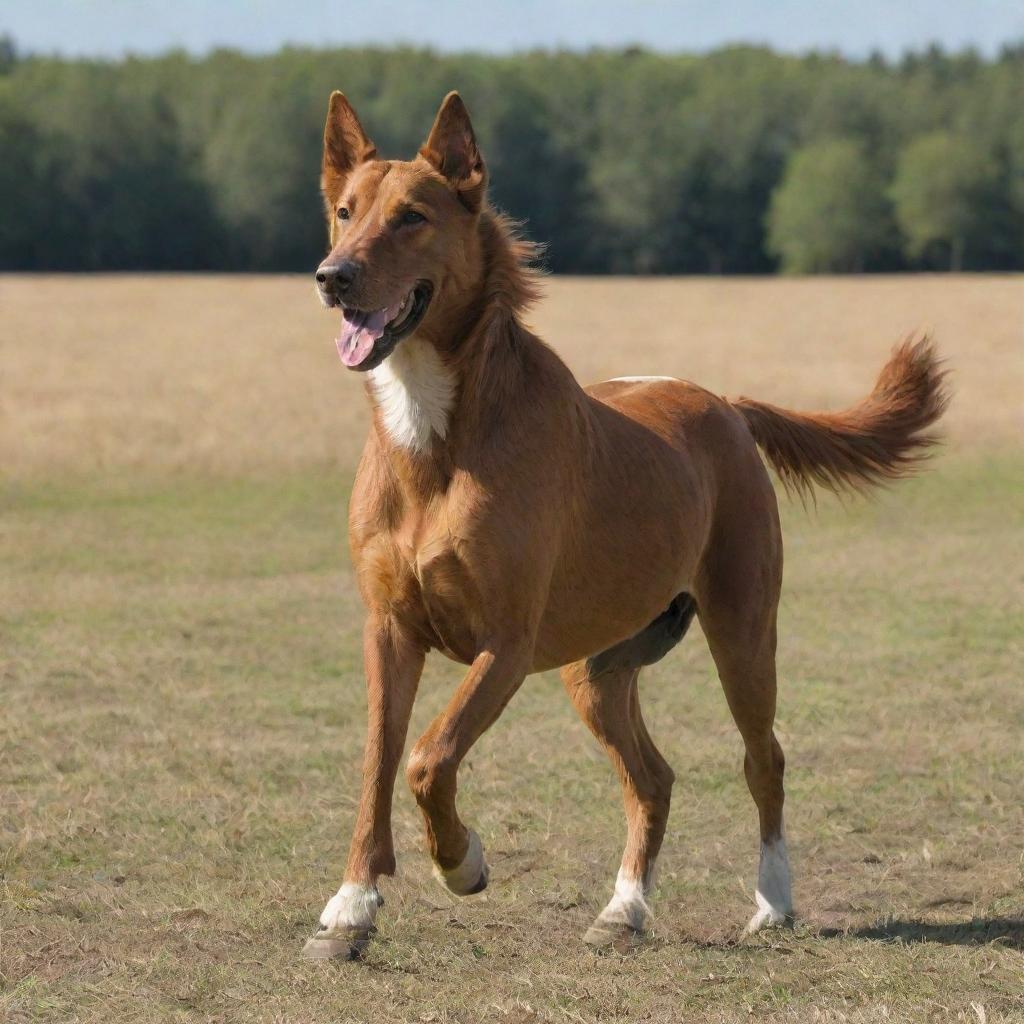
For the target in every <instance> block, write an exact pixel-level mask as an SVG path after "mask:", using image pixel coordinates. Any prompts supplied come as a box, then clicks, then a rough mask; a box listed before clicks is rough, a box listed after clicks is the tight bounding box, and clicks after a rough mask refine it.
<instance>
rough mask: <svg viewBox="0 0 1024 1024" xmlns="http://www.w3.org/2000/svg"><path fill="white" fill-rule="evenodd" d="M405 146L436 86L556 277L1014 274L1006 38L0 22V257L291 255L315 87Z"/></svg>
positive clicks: (392, 151)
mask: <svg viewBox="0 0 1024 1024" xmlns="http://www.w3.org/2000/svg"><path fill="white" fill-rule="evenodd" d="M335 88H340V89H342V90H343V91H344V92H345V93H347V95H348V96H349V98H350V99H351V100H352V102H353V103H354V105H355V107H356V109H357V110H358V111H359V113H360V116H361V118H362V121H363V123H364V125H365V126H366V127H367V130H368V131H369V132H370V134H371V135H372V137H373V138H374V141H375V142H376V143H377V146H378V148H379V150H380V151H381V153H382V154H383V155H386V156H411V155H412V154H413V153H414V152H415V150H416V148H417V146H418V144H419V143H420V142H421V141H422V138H423V136H424V134H425V132H426V131H427V129H428V128H429V126H430V124H431V121H432V118H433V115H434V112H435V110H436V108H437V105H438V103H439V101H440V100H441V98H442V97H443V96H444V94H445V93H446V92H447V91H448V90H449V89H452V88H457V89H459V90H460V91H461V93H462V95H463V98H464V99H465V100H466V102H467V104H468V105H469V108H470V110H471V112H472V115H473V119H474V124H475V125H476V128H477V134H478V136H479V139H480V142H481V145H482V148H483V152H484V155H485V157H486V159H487V162H488V165H489V167H490V171H491V182H492V186H491V195H492V199H493V201H494V202H495V203H496V204H497V205H499V206H500V207H502V208H503V209H505V210H506V211H508V212H510V213H511V214H513V215H514V216H516V217H518V218H521V219H522V220H523V221H524V223H525V231H526V233H527V234H528V235H529V236H530V237H532V238H534V239H536V240H538V241H543V242H545V243H547V246H548V247H547V255H546V261H547V265H548V267H549V268H550V269H551V270H553V271H556V272H573V273H643V274H651V273H673V274H700V273H766V272H773V271H776V270H782V271H786V272H794V273H807V272H817V271H831V272H844V271H891V270H904V269H967V270H981V269H1018V270H1019V269H1024V44H1022V45H1018V46H1014V47H1007V48H1006V49H1004V51H1003V52H1002V53H1001V54H1000V55H999V56H998V57H996V58H993V59H983V58H981V57H980V56H978V55H977V54H975V53H973V52H965V53H958V54H946V53H943V52H942V51H940V50H938V49H932V50H929V51H927V52H924V53H918V54H908V55H907V56H905V57H904V58H903V59H902V60H900V61H898V62H887V61H885V60H883V59H881V58H872V59H870V60H867V61H864V62H852V61H849V60H846V59H844V58H842V57H839V56H837V55H834V54H811V55H807V56H802V57H795V56H783V55H779V54H775V53H773V52H771V51H769V50H765V49H760V48H753V47H731V48H728V49H723V50H719V51H717V52H714V53H710V54H707V55H704V56H693V55H676V56H665V55H657V54H653V53H649V52H646V51H643V50H623V51H614V52H613V51H593V52H588V53H546V52H544V53H524V54H519V55H516V56H511V57H490V56H487V57H485V56H476V55H470V54H466V55H457V56H441V55H438V54H435V53H432V52H429V51H425V50H416V49H393V50H378V49H359V50H316V51H314V50H305V49H286V50H283V51H281V52H279V53H277V54H274V55H272V56H258V57H257V56H246V55H243V54H240V53H237V52H232V51H218V52H214V53H212V54H210V55H209V56H206V57H203V58H193V57H189V56H188V55H186V54H182V53H172V54H169V55H167V56H164V57H160V58H155V59H126V60H124V61H120V62H117V63H111V62H100V61H82V60H62V59H54V58H47V57H39V56H29V55H20V54H19V53H18V52H17V49H16V47H15V45H14V44H13V43H12V42H11V41H10V40H9V39H7V40H0V151H2V154H3V159H2V160H0V194H2V196H3V217H2V219H0V267H2V268H4V269H17V270H43V269H46V270H106V269H109V270H115V269H116V270H124V269H194V270H205V269H225V270H308V269H309V268H311V267H312V266H314V265H315V264H316V263H317V261H318V260H319V258H320V256H321V255H322V253H323V251H324V243H325V233H324V223H323V218H322V213H321V206H320V199H319V195H318V169H319V162H320V145H321V137H322V130H323V121H324V115H325V112H326V107H327V97H328V95H329V93H330V91H331V90H332V89H335Z"/></svg>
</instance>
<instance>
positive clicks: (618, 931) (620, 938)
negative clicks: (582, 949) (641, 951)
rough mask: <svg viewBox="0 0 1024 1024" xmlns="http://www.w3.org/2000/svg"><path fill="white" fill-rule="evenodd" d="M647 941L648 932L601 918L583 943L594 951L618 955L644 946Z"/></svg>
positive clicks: (592, 926) (594, 924)
mask: <svg viewBox="0 0 1024 1024" xmlns="http://www.w3.org/2000/svg"><path fill="white" fill-rule="evenodd" d="M646 939H647V932H646V931H642V930H641V929H639V928H634V927H633V926H632V925H629V924H623V923H621V922H616V921H604V920H602V919H601V918H600V917H599V918H598V919H597V920H596V921H595V922H594V923H593V924H592V925H591V926H590V927H589V928H588V929H587V931H586V934H585V935H584V936H583V941H584V942H585V943H586V944H587V945H588V946H590V947H591V948H592V949H595V950H604V951H615V952H617V953H628V952H630V950H634V949H636V948H637V947H638V946H642V945H643V944H644V942H645V941H646Z"/></svg>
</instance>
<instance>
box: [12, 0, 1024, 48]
mask: <svg viewBox="0 0 1024 1024" xmlns="http://www.w3.org/2000/svg"><path fill="white" fill-rule="evenodd" d="M2 33H8V34H10V35H12V36H13V37H14V39H15V42H16V44H17V45H18V48H19V49H20V50H21V51H23V52H33V53H60V54H63V55H71V56H101V57H120V56H123V55H124V54H125V53H136V54H154V53H162V52H165V51H166V50H169V49H174V48H183V49H186V50H189V51H190V52H192V53H196V54H202V53H206V52H208V51H209V50H211V49H214V48H216V47H219V46H227V47H232V48H235V49H239V50H244V51H247V52H251V53H266V52H272V51H274V50H277V49H278V48H280V47H281V46H283V45H286V44H289V43H290V44H294V45H299V46H317V47H326V46H346V45H348V46H359V45H365V44H376V45H383V46H390V45H396V44H399V43H408V44H414V45H418V46H429V47H432V48H434V49H438V50H443V51H462V50H477V51H485V52H491V53H509V52H512V51H515V50H521V49H534V48H545V49H552V48H561V47H565V48H570V49H586V48H589V47H592V46H605V47H621V46H627V45H633V44H637V45H642V46H646V47H649V48H651V49H656V50H662V51H690V52H702V51H706V50H709V49H714V48H715V47H718V46H722V45H725V44H727V43H755V44H767V45H769V46H771V47H773V48H774V49H776V50H781V51H785V52H789V53H802V52H805V51H807V50H810V49H819V50H837V51H839V52H841V53H844V54H846V55H848V56H850V57H854V58H862V57H866V56H867V55H868V54H869V53H871V52H872V51H873V50H879V51H881V52H882V53H884V54H885V55H886V56H889V57H895V56H898V55H899V54H901V53H902V52H904V51H905V50H907V49H922V48H924V47H926V46H928V45H929V44H930V43H932V42H938V43H940V44H941V45H942V46H943V47H944V48H946V49H961V48H963V47H967V46H973V47H975V48H976V49H978V50H980V51H981V52H982V53H984V54H986V55H991V54H993V53H995V52H997V51H998V50H999V48H1000V46H1002V45H1003V44H1005V43H1010V42H1021V41H1024V0H857V2H852V0H816V2H815V0H717V2H716V0H701V2H695V0H675V2H673V0H378V2H374V0H363V2H362V3H352V2H350V0H330V2H325V0H298V2H296V0H290V2H288V0H249V2H243V0H159V2H155V0H77V2H74V0H0V34H2Z"/></svg>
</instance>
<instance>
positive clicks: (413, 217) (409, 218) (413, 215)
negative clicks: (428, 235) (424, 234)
mask: <svg viewBox="0 0 1024 1024" xmlns="http://www.w3.org/2000/svg"><path fill="white" fill-rule="evenodd" d="M426 219H427V218H426V217H424V216H423V214H422V213H417V212H416V211H415V210H406V211H405V213H403V214H402V219H401V221H399V223H400V224H422V223H423V222H424V221H425V220H426Z"/></svg>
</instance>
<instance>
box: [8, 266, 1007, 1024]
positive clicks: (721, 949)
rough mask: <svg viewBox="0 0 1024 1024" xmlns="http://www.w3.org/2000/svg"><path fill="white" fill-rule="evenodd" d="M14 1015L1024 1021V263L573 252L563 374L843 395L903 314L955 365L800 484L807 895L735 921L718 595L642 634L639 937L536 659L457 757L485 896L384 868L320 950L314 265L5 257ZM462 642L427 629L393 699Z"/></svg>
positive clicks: (425, 715)
mask: <svg viewBox="0 0 1024 1024" xmlns="http://www.w3.org/2000/svg"><path fill="white" fill-rule="evenodd" d="M0 306H2V308H3V310H4V315H3V317H2V318H0V472H2V474H3V477H2V484H0V488H2V489H0V692H2V706H0V876H2V878H0V886H2V888H0V901H2V902H0V1020H5V1019H6V1020H10V1021H12V1022H18V1024H21V1022H27V1021H60V1022H74V1021H98V1022H99V1021H102V1022H107V1021H109V1022H115V1024H117V1022H122V1021H173V1020H182V1021H217V1022H221V1021H223V1022H232V1021H267V1022H289V1024H291V1022H296V1024H298V1022H302V1024H305V1022H313V1021H316V1022H335V1021H337V1022H348V1021H353V1022H354V1021H360V1022H378V1021H380V1022H385V1021H388V1022H390V1021H416V1022H421V1021H422V1022H438V1024H475V1022H478V1021H500V1022H509V1024H534V1022H541V1021H576V1022H590V1021H618V1020H623V1021H654V1022H675V1021H684V1022H688V1021H714V1022H717V1021H723V1022H734V1021H748V1020H758V1021H833V1020H834V1021H850V1022H868V1021H882V1020H885V1021H905V1022H915V1024H916V1022H920V1021H936V1022H938V1021H943V1022H944V1021H958V1020H959V1021H970V1022H975V1024H986V1022H996V1021H1020V1020H1024V784H1022V778H1024V679H1022V671H1021V663H1022V655H1024V615H1022V607H1021V606H1022V601H1021V598H1022V590H1024V588H1022V583H1024V509H1022V494H1024V454H1022V452H1021V449H1020V438H1021V432H1020V431H1021V425H1022V424H1021V409H1022V403H1021V397H1020V396H1021V394H1022V391H1024V280H1022V279H1021V278H1007V277H1003V278H994V277H993V278H980V277H970V276H963V277H951V278H946V277H942V278H938V277H937V278H906V279H896V278H889V279H885V278H883V279H860V280H854V279H845V280H844V279H835V280H828V279H815V280H800V281H671V280H662V281H621V280H609V279H600V280H589V281H571V280H569V281H552V282H551V283H550V285H549V297H548V298H547V299H546V300H545V302H544V303H543V304H542V306H541V307H540V308H538V310H537V311H536V313H535V317H534V320H535V323H536V324H537V326H538V327H539V328H540V330H541V331H542V333H543V334H544V335H545V336H546V337H547V338H548V340H550V341H551V342H552V343H553V344H554V345H555V346H556V348H558V349H559V350H560V351H561V352H562V353H563V354H564V355H565V357H566V358H567V360H568V361H569V362H570V365H572V366H573V367H574V369H576V370H577V371H578V373H579V375H580V376H581V377H582V378H584V379H597V378H600V377H606V376H613V375H616V374H623V373H644V372H654V373H673V374H678V375H681V376H686V377H690V378H693V379H695V380H698V381H700V382H701V383H703V384H705V385H707V386H709V387H711V388H713V389H715V390H718V391H721V392H723V393H730V394H735V393H740V392H746V393H748V394H751V395H754V396H756V397H759V398H764V399H767V400H770V401H775V402H778V403H779V404H784V405H790V406H803V407H812V406H814V407H818V406H828V405H838V404H841V403H842V402H844V401H847V400H849V399H851V398H853V397H855V396H857V395H859V394H860V393H862V392H864V391H865V390H866V389H867V388H868V386H869V385H870V382H871V379H872V375H873V373H874V372H875V371H876V370H877V368H878V367H879V366H880V365H881V363H882V361H883V360H884V357H885V353H886V351H887V350H888V347H889V345H890V344H891V342H892V341H894V340H895V339H896V338H897V337H898V336H899V335H900V334H901V333H902V332H904V331H906V330H909V329H912V328H915V327H918V326H922V325H925V326H932V327H933V328H934V330H935V333H936V337H937V341H938V343H939V346H940V348H941V349H942V350H943V352H944V353H945V354H946V355H947V356H948V358H949V362H950V366H951V368H952V369H953V371H954V376H953V386H954V389H955V392H956V397H955V401H954V405H953V408H952V409H951V412H950V415H949V418H948V439H949V440H948V445H947V446H946V448H945V449H944V450H943V451H942V452H941V453H940V454H939V455H938V456H937V457H936V459H935V461H934V463H933V465H932V467H931V468H930V470H929V472H928V473H926V474H925V475H922V476H921V477H919V478H918V479H916V480H913V481H909V482H906V483H902V484H900V485H899V486H897V487H894V488H893V489H892V490H891V491H888V492H884V493H882V494H881V495H880V496H879V497H878V498H877V500H875V501H872V502H863V501H851V502H847V503H846V505H845V507H844V506H843V505H841V504H840V503H839V502H837V501H835V500H834V499H831V498H822V499H821V501H820V503H819V506H818V508H817V510H813V509H812V510H810V511H804V510H803V509H802V508H801V507H800V506H799V504H797V505H784V518H785V531H786V539H787V579H786V586H785V593H784V598H783V604H782V610H781V622H780V652H779V665H780V708H779V729H778V731H779V734H780V739H781V740H782V743H783V745H784V747H785V749H786V753H787V759H788V772H787V790H788V804H787V809H788V815H787V816H788V830H789V838H790V846H791V856H792V858H793V862H794V874H795V889H796V899H797V907H798V914H799V921H798V924H797V926H796V928H795V929H794V930H793V931H787V932H777V933H771V934H767V935H765V936H760V937H757V938H755V939H753V940H747V941H739V933H740V929H741V928H742V925H743V924H744V923H745V922H746V920H747V918H748V917H749V914H750V912H751V898H752V892H751V890H752V884H753V881H754V874H755V864H756V848H757V842H756V820H755V814H754V809H753V804H752V802H751V800H750V798H749V796H748V794H747V792H746V788H745V785H744V783H743V779H742V773H741V770H740V765H741V744H740V741H739V738H738V735H737V734H736V731H735V729H734V727H733V725H732V722H731V720H730V718H729V715H728V712H727V710H726V708H725V703H724V700H723V698H722V695H721V691H720V688H719V685H718V682H717V679H716V678H715V676H714V672H713V668H712V665H711V662H710V658H709V656H708V654H707V651H706V648H705V646H704V642H703V638H702V637H701V635H700V632H699V629H694V631H693V632H692V633H691V635H690V636H688V637H687V639H686V640H685V641H684V643H683V644H682V645H681V646H680V648H678V649H677V651H676V652H674V653H673V655H672V656H671V657H669V658H668V659H666V660H665V661H663V662H662V663H660V664H659V665H658V666H655V667H654V668H653V669H651V670H649V671H648V672H647V673H646V674H645V676H644V679H645V682H644V684H643V692H644V698H645V709H646V714H647V718H648V722H649V724H650V727H651V731H652V733H653V734H654V737H655V739H656V740H657V741H658V743H659V745H660V746H661V748H662V750H663V751H664V752H665V754H666V756H667V757H668V759H669V761H670V762H671V763H672V764H673V766H674V768H675V770H676V774H677V777H678V782H677V785H676V790H675V795H674V807H673V811H672V817H671V819H670V823H669V832H668V837H667V839H666V844H665V849H664V852H663V855H662V858H661V862H660V886H659V893H658V896H657V901H656V904H655V913H656V928H655V932H654V935H653V938H652V939H651V941H650V942H649V943H648V944H647V945H646V946H644V947H643V948H641V949H640V950H639V951H637V952H635V953H634V954H632V955H629V956H624V957H619V956H598V955H595V954H593V953H591V952H590V951H589V950H588V949H587V948H585V947H583V946H582V944H581V943H580V942H579V938H580V936H581V935H582V932H583V931H584V929H585V928H586V926H587V924H588V923H589V922H590V920H591V918H592V917H593V915H594V914H595V913H596V912H597V910H599V909H600V907H601V906H602V905H603V903H604V902H605V900H606V899H607V897H608V895H609V894H610V888H611V883H612V880H613V878H614V874H615V870H616V867H617V863H618V858H619V854H620V852H621V843H622V839H623V831H624V828H623V815H622V811H621V807H620V803H619V793H618V787H617V784H616V783H615V781H614V778H613V775H612V772H611V769H610V767H609V766H608V764H607V763H606V761H605V759H604V756H603V754H601V753H600V752H599V750H598V748H597V747H596V745H595V744H594V742H593V741H592V740H591V738H590V736H589V734H588V733H587V732H586V731H585V729H584V727H583V726H582V725H581V724H580V723H579V722H578V721H577V720H576V719H575V716H574V713H573V712H572V709H571V708H570V706H569V704H568V702H567V700H566V699H565V698H564V696H563V694H562V692H561V686H560V684H559V683H558V681H557V678H556V677H554V676H539V677H534V678H532V679H531V680H529V681H528V682H527V684H526V685H525V686H524V688H523V689H522V690H521V691H520V694H519V695H518V697H517V699H516V700H515V701H514V702H513V703H512V705H511V706H510V707H509V709H508V711H507V712H506V713H505V715H504V716H503V718H502V719H501V720H500V722H499V723H498V724H497V725H496V726H495V727H494V729H493V730H492V731H491V732H490V733H489V734H488V735H487V736H486V737H485V738H484V739H483V741H482V742H481V743H480V744H479V745H478V747H477V748H476V749H475V750H474V752H473V754H472V755H471V756H470V758H469V762H468V763H467V765H466V767H465V768H464V771H463V775H462V790H461V792H462V808H463V810H464V814H465V817H466V819H467V820H468V821H470V822H472V823H473V824H474V826H475V827H476V828H477V829H478V831H479V832H480V834H481V836H482V838H483V840H484V843H485V845H486V847H487V848H488V853H489V859H490V862H491V868H492V878H491V886H490V888H489V889H488V890H487V891H486V893H485V894H483V895H482V896H479V897H475V898H472V899H470V900H466V901H459V900H457V899H456V898H454V897H450V896H449V895H447V894H446V892H445V891H443V890H442V889H441V888H440V887H439V886H438V885H437V884H436V883H435V882H434V881H433V880H432V879H431V877H430V866H429V862H428V858H427V856H426V854H425V852H424V844H423V840H422V837H421V827H420V821H419V816H418V812H417V811H416V809H415V806H414V803H413V800H412V798H411V796H410V795H409V793H408V792H407V790H406V789H405V788H404V783H403V782H402V781H401V780H400V782H399V786H398V789H397V798H396V810H395V824H396V842H397V846H398V855H399V873H398V876H397V877H396V878H395V879H394V880H393V881H389V882H387V883H386V889H385V897H386V900H387V906H386V907H385V908H384V910H383V912H382V914H381V920H380V924H381V933H380V935H379V937H378V940H377V941H376V943H375V944H374V945H373V946H371V948H370V950H369V951H368V952H367V954H366V957H365V960H364V962H363V963H360V964H341V965H339V964H325V963H313V962H307V961H304V960H302V959H301V958H300V956H299V951H300V950H301V947H302V943H303V940H304V939H305V938H306V936H307V935H308V934H310V933H311V931H312V929H313V928H314V924H315V920H316V917H317V915H318V914H319V911H320V909H321V907H322V905H323V903H324V901H325V899H326V898H327V897H328V896H329V895H330V894H331V893H333V891H334V890H335V888H336V887H337V885H338V882H339V880H340V872H341V867H342V865H343V862H344V855H345V851H346V846H347V841H348V836H349V831H350V828H351V824H352V820H353V815H354V808H355V799H356V795H357V791H358V763H359V758H360V754H361V746H362V732H363V723H364V714H365V713H364V695H363V684H362V677H361V668H360V663H359V662H360V658H359V654H358V645H357V637H358V635H359V631H360V627H361V612H360V607H359V604H358V599H357V597H356V596H355V594H354V590H353V585H352V579H351V575H350V570H349V566H348V560H347V554H346V552H345V547H344V540H343V538H344V506H345V500H346V495H347V489H348V486H349V483H350V479H351V474H352V467H353V461H354V459H355V457H356V455H357V453H358V450H359V447H360V444H361V441H362V438H363V435H364V432H365V428H366V422H367V413H366V409H365V405H364V400H363V397H362V395H361V393H360V389H359V387H358V384H357V382H356V381H355V380H354V379H353V376H352V375H348V374H346V373H345V372H344V371H343V370H342V368H341V367H340V365H339V364H338V363H337V357H336V356H335V354H334V349H333V344H332V342H331V339H332V337H333V333H334V323H333V319H332V318H331V317H330V316H328V315H326V314H323V313H321V312H319V311H318V310H317V308H316V306H315V300H314V298H313V294H312V287H311V284H310V282H309V281H307V280H306V279H304V278H303V279H295V278H259V279H256V278H232V277H209V278H195V279H190V278H176V277H140V278H121V279H119V278H103V277H100V278H75V279H66V278H56V277H55V278H0ZM457 678H458V669H457V668H456V667H455V666H453V665H451V664H449V663H447V662H445V661H443V660H441V659H438V660H434V659H431V660H430V661H428V670H427V674H426V677H425V680H424V685H423V687H422V691H421V698H420V702H419V705H418V706H417V710H416V714H415V718H414V723H413V733H414V734H415V733H416V730H417V728H418V727H419V728H422V727H424V726H425V724H426V723H427V721H428V720H429V719H430V718H431V717H432V715H433V714H434V713H436V711H437V710H438V709H439V708H440V706H441V704H442V703H443V702H444V700H445V698H446V696H447V694H448V693H449V692H450V690H451V688H452V687H453V685H454V683H455V681H456V679H457Z"/></svg>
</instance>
